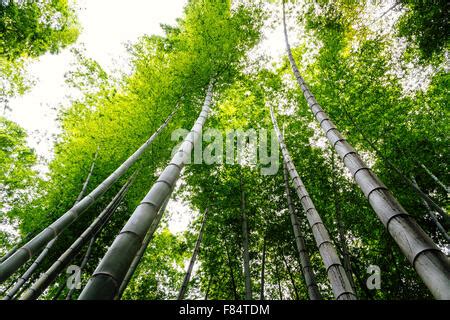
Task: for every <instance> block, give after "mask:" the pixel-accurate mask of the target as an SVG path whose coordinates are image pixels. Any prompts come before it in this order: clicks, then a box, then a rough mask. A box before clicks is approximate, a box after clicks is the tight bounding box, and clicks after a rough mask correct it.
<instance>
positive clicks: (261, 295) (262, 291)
mask: <svg viewBox="0 0 450 320" xmlns="http://www.w3.org/2000/svg"><path fill="white" fill-rule="evenodd" d="M265 267H266V237H264V243H263V251H262V263H261V292H260V294H259V299H260V300H264V271H265V270H264V269H265Z"/></svg>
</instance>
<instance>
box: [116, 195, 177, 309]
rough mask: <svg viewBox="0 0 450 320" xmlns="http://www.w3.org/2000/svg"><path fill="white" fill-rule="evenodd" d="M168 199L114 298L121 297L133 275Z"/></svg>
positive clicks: (118, 298)
mask: <svg viewBox="0 0 450 320" xmlns="http://www.w3.org/2000/svg"><path fill="white" fill-rule="evenodd" d="M169 200H170V197H168V198H167V199H166V201H165V202H164V204H163V205H162V207H161V209H160V210H159V212H158V215H157V216H156V218H155V220H154V221H153V223H152V225H151V227H150V229H149V230H148V232H147V234H146V235H145V238H144V240H143V241H142V244H141V247H140V248H139V251H138V252H137V253H136V256H135V257H134V259H133V262H132V263H131V265H130V268H129V269H128V271H127V274H126V275H125V277H124V278H123V281H122V283H121V284H120V287H119V291H118V292H117V295H116V296H115V297H114V299H115V300H120V299H121V298H122V295H123V292H124V291H125V289H126V288H127V286H128V283H129V282H130V280H131V277H132V276H133V274H134V272H135V271H136V269H137V267H138V265H139V262H140V261H141V259H142V257H143V255H144V253H145V249H147V247H148V244H149V243H150V241H151V240H152V239H153V235H154V234H155V231H156V229H157V228H158V226H159V222H160V221H161V219H162V217H163V215H164V213H165V211H166V207H167V204H168V203H169Z"/></svg>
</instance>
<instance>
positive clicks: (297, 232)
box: [283, 161, 322, 300]
mask: <svg viewBox="0 0 450 320" xmlns="http://www.w3.org/2000/svg"><path fill="white" fill-rule="evenodd" d="M283 169H284V170H283V176H284V185H285V190H286V198H287V203H288V209H289V216H290V217H291V224H292V229H293V230H294V236H295V243H296V245H297V251H298V256H299V258H300V264H301V268H302V272H303V277H304V278H305V284H306V287H307V289H308V295H309V299H311V300H321V299H322V295H321V294H320V291H319V288H318V287H317V283H316V278H315V276H314V271H313V269H312V267H311V261H310V259H309V254H308V250H306V245H305V240H304V237H303V234H302V231H301V229H300V223H299V221H298V218H297V216H296V215H295V211H294V206H293V204H292V198H291V192H290V190H289V189H290V188H289V179H288V170H287V167H286V164H285V162H284V161H283Z"/></svg>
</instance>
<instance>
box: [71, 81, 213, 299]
mask: <svg viewBox="0 0 450 320" xmlns="http://www.w3.org/2000/svg"><path fill="white" fill-rule="evenodd" d="M212 94H213V81H212V80H211V82H210V84H209V86H208V89H207V93H206V97H205V101H204V104H203V107H202V111H201V112H200V115H199V117H198V119H197V121H196V122H195V124H194V126H193V128H192V130H191V132H190V133H189V134H188V135H187V137H186V138H185V140H184V141H183V143H182V144H181V146H180V148H179V149H178V152H177V153H176V154H175V155H174V157H173V158H172V160H171V162H170V163H169V165H168V166H167V167H166V168H165V169H164V171H163V172H162V173H161V175H160V176H159V178H158V180H157V181H156V182H155V184H154V185H153V186H152V188H151V189H150V191H149V192H148V193H147V195H146V196H145V197H144V199H143V200H142V202H141V203H140V204H139V206H138V207H137V208H136V210H135V211H134V212H133V214H132V215H131V217H130V219H129V220H128V222H127V223H126V224H125V226H124V227H123V229H122V231H121V232H120V233H119V235H118V236H117V237H116V238H115V240H114V242H113V243H112V245H111V246H110V248H109V250H108V252H107V253H106V254H105V256H104V257H103V259H102V261H101V262H100V264H99V265H98V266H97V269H96V270H95V272H94V274H93V275H92V277H91V279H90V280H89V282H88V284H87V285H86V287H85V288H84V290H83V291H82V292H81V294H80V297H79V299H81V300H90V299H96V300H98V299H107V300H108V299H111V300H112V299H114V297H115V296H116V294H117V292H118V290H119V287H120V284H121V283H122V280H123V279H124V277H125V275H126V273H127V271H128V269H129V267H130V265H131V263H132V262H133V259H134V257H135V256H136V253H137V252H138V251H139V249H140V247H141V244H142V241H143V239H144V238H145V235H146V233H147V231H148V229H149V228H150V226H151V224H152V222H153V220H154V219H155V217H156V215H157V213H158V211H159V209H160V208H161V206H162V205H163V203H164V201H165V200H166V199H167V198H168V197H169V196H170V194H171V192H172V189H173V187H174V185H175V183H176V181H177V180H178V177H179V175H180V172H181V169H182V168H183V167H184V166H185V164H186V162H188V160H190V156H191V152H192V150H193V148H194V145H196V144H197V141H198V140H199V138H200V134H201V130H202V128H203V125H204V123H205V121H206V119H207V117H208V114H209V111H210V104H211V100H212Z"/></svg>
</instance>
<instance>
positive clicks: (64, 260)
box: [20, 172, 136, 300]
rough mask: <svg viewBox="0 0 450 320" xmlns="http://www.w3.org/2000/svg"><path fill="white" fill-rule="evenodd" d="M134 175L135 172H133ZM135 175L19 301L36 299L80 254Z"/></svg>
mask: <svg viewBox="0 0 450 320" xmlns="http://www.w3.org/2000/svg"><path fill="white" fill-rule="evenodd" d="M135 174H136V172H135ZM135 174H133V175H132V176H131V177H130V178H129V179H128V181H127V182H126V183H125V184H124V185H123V186H122V188H121V189H120V190H119V192H118V193H117V194H116V195H115V196H114V198H113V199H112V201H111V202H110V203H109V204H108V205H107V206H106V208H105V209H104V210H103V211H102V212H101V213H100V214H99V215H98V216H97V218H95V219H94V221H93V222H92V223H91V224H90V225H89V227H87V228H86V230H84V231H83V233H82V234H81V235H80V236H79V237H78V238H77V239H76V240H75V241H74V242H73V243H72V245H71V246H70V247H69V248H68V249H67V250H66V251H65V252H64V253H63V254H62V255H61V256H60V257H59V258H58V259H57V260H56V261H55V262H54V263H53V264H52V265H51V267H50V268H49V269H48V270H47V271H46V272H45V273H44V274H42V275H41V277H40V278H39V279H38V280H37V281H36V282H35V283H34V284H33V285H32V286H31V287H30V288H29V289H28V290H27V291H25V293H23V294H22V296H21V297H20V300H33V299H37V298H38V297H39V296H40V295H41V293H42V292H43V291H44V290H45V289H46V288H47V287H48V286H49V285H50V284H51V283H52V282H53V281H54V280H55V279H56V278H57V276H58V275H59V273H60V272H61V271H62V270H63V269H64V268H65V267H66V266H67V265H68V264H69V263H70V261H72V259H73V258H74V257H75V256H76V255H77V254H78V253H79V252H80V250H81V248H83V246H84V244H86V242H88V241H89V240H90V239H91V238H92V237H93V236H94V235H95V234H96V233H97V232H99V231H100V230H101V229H102V227H103V226H104V225H105V224H106V223H107V222H108V221H109V219H110V218H111V216H112V215H113V213H114V212H115V210H116V209H117V207H118V206H119V204H120V203H121V201H122V199H123V198H124V196H125V194H126V192H127V191H128V188H129V187H130V184H131V182H132V181H133V179H134V177H135Z"/></svg>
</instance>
